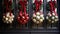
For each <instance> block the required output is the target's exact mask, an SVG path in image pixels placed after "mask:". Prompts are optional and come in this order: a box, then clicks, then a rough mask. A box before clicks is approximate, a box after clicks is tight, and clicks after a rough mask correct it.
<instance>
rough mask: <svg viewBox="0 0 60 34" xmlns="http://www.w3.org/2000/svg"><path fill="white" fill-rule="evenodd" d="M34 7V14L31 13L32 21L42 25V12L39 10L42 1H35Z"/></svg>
mask: <svg viewBox="0 0 60 34" xmlns="http://www.w3.org/2000/svg"><path fill="white" fill-rule="evenodd" d="M34 5H35V6H34V7H35V10H34V11H35V12H34V13H33V16H32V21H33V22H34V23H36V24H39V23H42V22H43V20H44V15H43V12H42V11H41V9H40V7H41V5H42V1H41V0H40V1H37V0H35V2H34Z"/></svg>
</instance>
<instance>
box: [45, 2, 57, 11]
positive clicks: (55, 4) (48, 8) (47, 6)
mask: <svg viewBox="0 0 60 34" xmlns="http://www.w3.org/2000/svg"><path fill="white" fill-rule="evenodd" d="M52 2H53V3H54V7H55V8H57V2H56V1H52ZM49 3H50V1H49V2H47V5H46V10H47V11H50V5H49Z"/></svg>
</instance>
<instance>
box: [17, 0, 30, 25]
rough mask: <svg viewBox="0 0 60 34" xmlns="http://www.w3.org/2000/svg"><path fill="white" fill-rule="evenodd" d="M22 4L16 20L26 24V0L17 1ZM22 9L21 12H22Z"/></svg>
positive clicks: (27, 17) (27, 18) (27, 16)
mask: <svg viewBox="0 0 60 34" xmlns="http://www.w3.org/2000/svg"><path fill="white" fill-rule="evenodd" d="M19 3H20V4H21V6H22V9H20V12H19V15H18V18H17V20H18V22H19V23H21V24H26V23H27V22H28V20H29V15H28V14H27V12H26V6H25V5H27V1H20V2H19ZM22 10H23V12H22Z"/></svg>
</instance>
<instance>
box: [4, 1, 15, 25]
mask: <svg viewBox="0 0 60 34" xmlns="http://www.w3.org/2000/svg"><path fill="white" fill-rule="evenodd" d="M4 2H5V7H6V13H4V14H3V22H4V23H7V24H9V23H12V22H13V20H14V15H13V13H12V12H11V11H12V9H11V7H10V6H11V5H12V0H5V1H4Z"/></svg>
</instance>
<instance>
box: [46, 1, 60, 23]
mask: <svg viewBox="0 0 60 34" xmlns="http://www.w3.org/2000/svg"><path fill="white" fill-rule="evenodd" d="M49 2H50V3H49V5H50V11H49V13H48V14H47V17H46V19H47V20H48V22H49V23H56V22H57V21H58V20H59V19H58V15H57V10H56V7H55V3H56V1H55V0H54V2H53V1H52V0H51V1H49Z"/></svg>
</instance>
